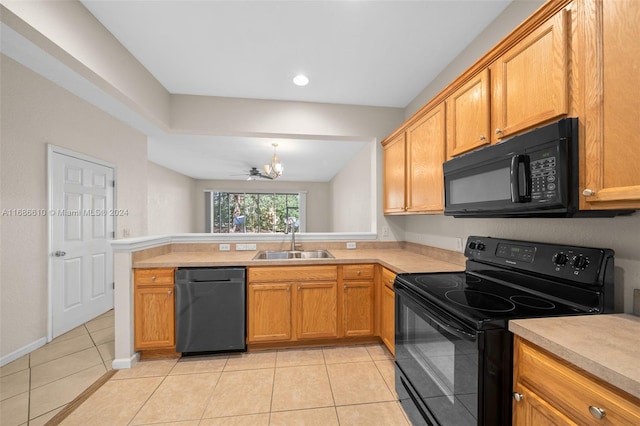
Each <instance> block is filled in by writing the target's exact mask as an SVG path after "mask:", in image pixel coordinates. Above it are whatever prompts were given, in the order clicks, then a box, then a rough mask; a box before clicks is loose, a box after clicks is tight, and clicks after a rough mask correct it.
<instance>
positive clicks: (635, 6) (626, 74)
mask: <svg viewBox="0 0 640 426" xmlns="http://www.w3.org/2000/svg"><path fill="white" fill-rule="evenodd" d="M587 3H588V4H590V5H592V6H593V7H590V8H588V9H587V10H589V11H592V15H591V16H590V24H589V28H590V29H591V30H592V32H593V34H589V35H588V37H586V38H587V39H588V40H589V41H591V43H592V44H591V45H588V46H587V48H586V49H585V50H586V51H588V52H591V53H592V54H591V55H588V56H587V58H586V61H585V63H584V64H583V68H584V72H585V73H586V76H585V77H584V80H585V86H586V87H585V89H586V94H585V100H586V107H587V111H586V113H587V120H585V121H586V124H585V127H586V128H585V135H581V136H580V137H581V139H582V140H583V141H584V155H585V158H584V162H583V163H581V164H580V166H581V169H582V170H584V171H585V181H584V184H585V186H584V187H582V188H581V192H582V193H583V195H584V197H581V198H582V199H581V203H580V205H581V208H584V209H617V208H640V143H639V142H638V135H640V112H639V111H640V25H638V21H639V20H640V2H638V1H637V0H616V1H598V2H587ZM593 3H594V4H593ZM599 29H600V31H601V33H599V32H598V30H599ZM581 118H582V117H581ZM580 130H581V131H582V128H581V129H580ZM581 148H582V147H581Z"/></svg>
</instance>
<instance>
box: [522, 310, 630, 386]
mask: <svg viewBox="0 0 640 426" xmlns="http://www.w3.org/2000/svg"><path fill="white" fill-rule="evenodd" d="M509 330H510V331H511V332H513V333H514V334H516V335H518V336H520V337H522V338H523V339H526V340H528V341H530V342H531V343H533V344H536V345H538V346H540V347H541V348H543V349H546V350H547V351H549V352H551V353H553V354H554V355H557V356H558V357H560V358H562V359H564V360H566V361H568V362H570V363H572V364H574V365H576V366H577V367H579V368H581V369H583V370H585V371H587V372H589V373H591V374H593V375H594V376H596V377H598V378H600V379H602V380H604V381H605V382H608V383H610V384H612V385H613V386H616V387H618V388H620V389H622V390H624V391H626V392H628V393H630V394H631V395H633V396H636V397H638V398H640V317H638V316H634V315H630V314H605V315H580V316H568V317H555V318H533V319H521V320H514V321H509Z"/></svg>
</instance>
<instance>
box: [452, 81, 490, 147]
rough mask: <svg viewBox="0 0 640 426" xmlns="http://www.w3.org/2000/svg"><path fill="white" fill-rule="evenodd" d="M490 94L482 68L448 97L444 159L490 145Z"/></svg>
mask: <svg viewBox="0 0 640 426" xmlns="http://www.w3.org/2000/svg"><path fill="white" fill-rule="evenodd" d="M489 96H490V93H489V70H488V69H485V70H483V71H481V72H480V73H478V74H477V75H475V76H474V77H473V78H472V79H471V80H469V81H468V82H467V83H465V84H464V85H463V86H462V87H460V88H459V89H458V90H456V91H455V92H454V93H452V94H451V96H449V97H448V98H447V100H446V105H447V158H452V157H454V156H456V155H460V154H462V153H465V152H467V151H471V150H472V149H475V148H478V147H481V146H483V145H487V144H489V139H490V138H489V129H490V124H491V123H490V122H489V109H490V107H489V105H490V104H489Z"/></svg>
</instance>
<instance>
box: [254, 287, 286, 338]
mask: <svg viewBox="0 0 640 426" xmlns="http://www.w3.org/2000/svg"><path fill="white" fill-rule="evenodd" d="M291 302H292V299H291V284H250V285H249V294H248V312H247V318H248V328H249V330H248V334H249V336H248V340H249V342H250V343H254V342H271V341H283V340H291V338H292V335H291V332H292V326H291Z"/></svg>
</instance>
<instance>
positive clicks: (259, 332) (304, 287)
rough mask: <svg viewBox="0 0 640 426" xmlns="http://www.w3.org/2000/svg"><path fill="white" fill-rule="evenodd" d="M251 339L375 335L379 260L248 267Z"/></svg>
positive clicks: (276, 340) (272, 340)
mask: <svg viewBox="0 0 640 426" xmlns="http://www.w3.org/2000/svg"><path fill="white" fill-rule="evenodd" d="M247 275H248V297H247V299H248V300H247V323H248V333H247V334H248V335H247V342H248V343H283V342H304V341H315V340H330V339H334V340H335V339H341V338H359V337H373V336H374V335H375V329H374V324H375V322H374V320H375V317H374V306H375V305H374V301H375V285H374V284H375V265H373V264H358V265H327V266H284V267H281V266H268V267H250V268H248V273H247Z"/></svg>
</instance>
